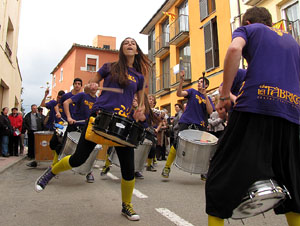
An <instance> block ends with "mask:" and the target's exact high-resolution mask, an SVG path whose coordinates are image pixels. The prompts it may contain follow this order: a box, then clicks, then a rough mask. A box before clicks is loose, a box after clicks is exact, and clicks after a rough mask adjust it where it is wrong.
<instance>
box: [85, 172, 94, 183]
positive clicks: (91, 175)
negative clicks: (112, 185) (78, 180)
mask: <svg viewBox="0 0 300 226" xmlns="http://www.w3.org/2000/svg"><path fill="white" fill-rule="evenodd" d="M85 178H86V182H88V183H94V182H95V178H94V175H93V174H92V173H89V174H88V175H86V177H85Z"/></svg>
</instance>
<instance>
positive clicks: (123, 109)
mask: <svg viewBox="0 0 300 226" xmlns="http://www.w3.org/2000/svg"><path fill="white" fill-rule="evenodd" d="M129 110H130V109H129V108H127V109H126V107H125V106H124V105H121V108H114V111H115V112H117V114H118V115H120V116H123V117H125V118H127V117H128V115H129Z"/></svg>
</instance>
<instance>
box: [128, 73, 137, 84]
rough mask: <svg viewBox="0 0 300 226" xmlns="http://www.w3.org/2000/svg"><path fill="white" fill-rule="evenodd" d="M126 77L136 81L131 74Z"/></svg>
mask: <svg viewBox="0 0 300 226" xmlns="http://www.w3.org/2000/svg"><path fill="white" fill-rule="evenodd" d="M128 79H129V80H130V81H133V82H135V83H136V80H135V77H134V76H132V75H128Z"/></svg>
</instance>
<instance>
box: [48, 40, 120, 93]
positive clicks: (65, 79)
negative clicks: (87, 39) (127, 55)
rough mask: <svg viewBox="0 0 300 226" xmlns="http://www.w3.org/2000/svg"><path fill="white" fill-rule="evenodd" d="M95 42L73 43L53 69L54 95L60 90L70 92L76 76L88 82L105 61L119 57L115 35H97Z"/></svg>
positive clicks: (111, 60) (85, 82)
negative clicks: (87, 43) (88, 43)
mask: <svg viewBox="0 0 300 226" xmlns="http://www.w3.org/2000/svg"><path fill="white" fill-rule="evenodd" d="M93 44H94V45H95V46H86V45H79V44H76V43H75V44H73V45H72V47H71V48H70V50H69V51H68V52H67V53H66V55H65V56H64V57H63V59H62V60H61V61H60V62H59V63H58V65H57V66H56V67H55V68H54V69H53V71H52V72H51V74H52V84H51V87H52V97H56V96H57V93H58V92H59V91H60V90H64V91H65V92H70V91H71V90H72V88H73V80H74V79H75V78H81V79H82V81H83V85H85V84H87V83H88V81H89V80H90V79H91V78H92V77H93V76H94V75H95V73H96V72H97V71H98V69H99V68H100V67H101V66H102V65H103V64H104V63H107V62H114V61H117V60H118V59H119V51H117V50H115V46H116V38H115V37H108V36H97V37H96V38H95V39H94V41H93ZM111 48H114V49H111Z"/></svg>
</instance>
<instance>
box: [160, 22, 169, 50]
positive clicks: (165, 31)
mask: <svg viewBox="0 0 300 226" xmlns="http://www.w3.org/2000/svg"><path fill="white" fill-rule="evenodd" d="M161 29H162V47H165V46H167V45H168V44H169V33H170V29H169V20H168V19H167V20H166V21H165V22H164V23H163V24H162V26H161Z"/></svg>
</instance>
